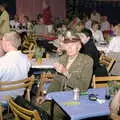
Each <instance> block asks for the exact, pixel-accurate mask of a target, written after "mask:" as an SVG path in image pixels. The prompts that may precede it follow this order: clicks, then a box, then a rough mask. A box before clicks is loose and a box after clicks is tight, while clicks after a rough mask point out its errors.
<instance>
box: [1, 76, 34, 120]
mask: <svg viewBox="0 0 120 120" xmlns="http://www.w3.org/2000/svg"><path fill="white" fill-rule="evenodd" d="M33 83H34V76H31V77H28V78H26V79H23V80H17V81H6V82H0V92H2V91H10V90H17V89H20V88H26V94H25V97H26V99H27V100H28V101H30V90H31V87H32V85H33ZM5 97H6V96H5ZM2 109H3V107H2V105H1V106H0V117H1V119H2Z"/></svg>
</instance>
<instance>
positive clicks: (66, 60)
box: [37, 36, 93, 120]
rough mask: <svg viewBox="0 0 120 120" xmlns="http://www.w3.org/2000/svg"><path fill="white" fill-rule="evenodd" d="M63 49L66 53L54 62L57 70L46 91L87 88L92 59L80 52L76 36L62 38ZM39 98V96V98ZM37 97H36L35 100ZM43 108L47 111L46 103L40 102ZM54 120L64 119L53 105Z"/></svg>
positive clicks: (90, 74)
mask: <svg viewBox="0 0 120 120" xmlns="http://www.w3.org/2000/svg"><path fill="white" fill-rule="evenodd" d="M63 42H64V44H65V46H64V50H65V51H66V54H64V55H63V56H61V58H60V60H59V63H55V64H54V67H55V69H56V71H57V72H58V73H57V75H55V77H54V81H53V82H52V84H51V86H50V87H49V88H48V92H54V91H66V90H72V89H74V88H79V89H80V90H87V89H88V87H89V84H90V81H91V77H92V72H93V60H92V58H91V57H89V56H87V55H84V54H80V53H79V50H80V49H81V47H82V45H81V41H80V39H79V38H78V37H76V36H69V37H67V38H64V41H63ZM40 99H41V98H40ZM38 101H39V98H38V99H37V102H38ZM40 107H42V108H43V109H44V110H46V111H48V108H49V107H48V105H46V104H45V103H43V104H41V105H40ZM55 111H56V112H55V114H54V117H55V118H54V119H55V120H61V119H62V120H63V119H65V118H64V117H65V116H64V114H63V112H61V110H60V109H59V108H58V107H56V106H55Z"/></svg>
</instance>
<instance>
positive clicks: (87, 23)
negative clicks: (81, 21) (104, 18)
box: [85, 19, 92, 29]
mask: <svg viewBox="0 0 120 120" xmlns="http://www.w3.org/2000/svg"><path fill="white" fill-rule="evenodd" d="M91 25H92V21H91V20H90V19H89V20H87V21H86V22H85V28H87V29H90V28H91Z"/></svg>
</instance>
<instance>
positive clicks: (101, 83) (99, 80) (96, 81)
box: [92, 75, 120, 88]
mask: <svg viewBox="0 0 120 120" xmlns="http://www.w3.org/2000/svg"><path fill="white" fill-rule="evenodd" d="M114 80H115V81H120V76H104V77H95V75H93V79H92V86H93V88H101V87H106V86H107V83H108V81H114Z"/></svg>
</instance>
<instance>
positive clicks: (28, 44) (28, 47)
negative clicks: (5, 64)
mask: <svg viewBox="0 0 120 120" xmlns="http://www.w3.org/2000/svg"><path fill="white" fill-rule="evenodd" d="M35 47H36V42H35V41H24V42H23V48H24V49H25V50H22V52H23V53H25V54H30V53H34V52H35Z"/></svg>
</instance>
